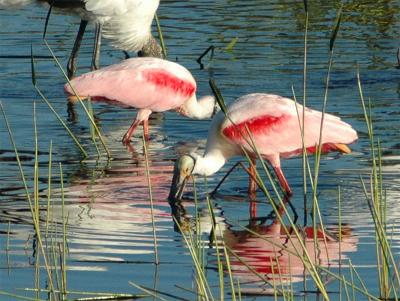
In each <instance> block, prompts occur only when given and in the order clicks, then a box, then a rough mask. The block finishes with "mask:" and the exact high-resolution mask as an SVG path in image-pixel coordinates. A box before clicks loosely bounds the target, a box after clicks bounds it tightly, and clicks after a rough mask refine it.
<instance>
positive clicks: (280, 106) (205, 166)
mask: <svg viewBox="0 0 400 301" xmlns="http://www.w3.org/2000/svg"><path fill="white" fill-rule="evenodd" d="M296 107H297V109H296ZM303 109H304V146H305V148H306V150H307V152H308V153H315V152H316V150H317V145H318V143H319V142H320V125H321V118H322V113H321V112H319V111H315V110H311V109H309V108H304V107H303V106H302V105H300V104H297V103H296V102H294V101H293V100H291V99H288V98H284V97H281V96H278V95H271V94H260V93H257V94H249V95H245V96H242V97H240V98H238V99H237V100H236V101H235V102H234V103H233V104H232V105H231V106H230V107H229V108H228V110H227V115H225V114H224V113H223V112H220V113H218V114H217V115H216V116H215V117H214V119H213V122H212V124H211V128H210V130H209V133H208V139H207V145H206V150H205V153H204V155H202V156H201V155H198V154H191V155H184V156H182V157H180V158H179V159H178V160H177V161H176V163H175V168H174V175H173V179H172V184H171V190H170V194H169V199H170V200H172V201H173V200H179V199H181V198H182V194H183V190H184V186H185V183H186V180H187V179H188V178H189V177H190V176H192V175H201V176H210V175H212V174H214V173H216V172H217V171H218V170H219V169H220V168H221V167H222V166H224V164H225V163H226V162H227V160H228V159H229V158H231V157H233V156H237V155H243V149H244V150H246V152H248V153H249V154H250V156H251V157H253V158H254V159H255V158H257V157H258V156H257V154H256V153H255V151H254V148H253V145H252V142H250V141H251V140H252V141H253V142H254V146H255V147H256V149H257V150H258V152H259V153H260V154H261V156H262V157H263V158H264V159H265V160H267V161H268V162H269V163H270V164H271V166H272V167H273V169H274V171H275V173H276V176H277V178H278V180H279V183H280V185H281V186H282V188H283V190H284V191H285V193H286V195H288V196H290V195H291V194H292V190H291V188H290V186H289V184H288V182H287V180H286V178H285V176H284V174H283V172H282V169H281V158H290V157H294V156H299V155H301V154H302V153H303V143H302V137H301V128H300V125H301V121H299V116H300V118H302V115H303ZM227 116H228V117H227ZM249 134H250V135H251V137H250V135H249ZM356 139H357V133H356V131H355V130H354V129H353V128H352V127H351V126H350V125H349V124H347V123H345V122H343V121H342V120H341V119H340V118H339V117H336V116H333V115H330V114H327V113H326V114H324V120H323V130H322V137H321V143H322V148H321V149H322V152H323V153H327V152H332V151H337V152H341V153H350V152H351V150H350V149H349V148H348V147H347V144H350V143H352V142H354V141H355V140H356ZM253 187H254V185H253Z"/></svg>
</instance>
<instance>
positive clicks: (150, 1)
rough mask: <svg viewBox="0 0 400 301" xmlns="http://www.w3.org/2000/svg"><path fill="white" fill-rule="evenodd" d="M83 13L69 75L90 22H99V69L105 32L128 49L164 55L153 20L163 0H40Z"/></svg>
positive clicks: (95, 61)
mask: <svg viewBox="0 0 400 301" xmlns="http://www.w3.org/2000/svg"><path fill="white" fill-rule="evenodd" d="M40 1H46V2H48V3H49V4H50V5H52V6H54V7H56V8H58V9H61V10H63V11H65V12H66V13H70V14H75V15H78V16H80V18H81V24H80V26H79V31H78V34H77V36H76V39H75V43H74V46H73V48H72V51H71V55H70V58H69V60H68V65H67V72H68V77H69V78H72V76H73V75H74V74H75V71H76V59H77V55H78V51H79V48H80V46H81V42H82V38H83V35H84V33H85V29H86V26H87V24H88V22H93V23H95V24H96V36H95V46H94V50H93V57H92V68H93V69H98V65H99V63H98V61H99V55H100V44H101V35H102V32H103V33H104V37H106V38H107V39H110V40H111V42H112V45H113V46H114V47H116V48H118V49H121V50H124V51H134V52H139V55H140V56H152V57H162V52H161V48H160V46H159V45H158V43H157V41H156V40H155V39H154V37H153V36H152V34H151V23H152V21H153V18H154V15H155V13H156V10H157V8H158V5H159V2H160V1H159V0H146V1H143V0H113V1H110V0H40Z"/></svg>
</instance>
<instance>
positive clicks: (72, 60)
mask: <svg viewBox="0 0 400 301" xmlns="http://www.w3.org/2000/svg"><path fill="white" fill-rule="evenodd" d="M87 24H88V21H86V20H81V24H80V25H79V30H78V34H77V35H76V39H75V43H74V47H73V48H72V51H71V55H70V57H69V60H68V64H67V74H68V78H69V79H71V78H72V77H73V76H74V74H75V72H76V59H77V58H78V51H79V48H80V47H81V44H82V38H83V35H84V33H85V29H86V26H87Z"/></svg>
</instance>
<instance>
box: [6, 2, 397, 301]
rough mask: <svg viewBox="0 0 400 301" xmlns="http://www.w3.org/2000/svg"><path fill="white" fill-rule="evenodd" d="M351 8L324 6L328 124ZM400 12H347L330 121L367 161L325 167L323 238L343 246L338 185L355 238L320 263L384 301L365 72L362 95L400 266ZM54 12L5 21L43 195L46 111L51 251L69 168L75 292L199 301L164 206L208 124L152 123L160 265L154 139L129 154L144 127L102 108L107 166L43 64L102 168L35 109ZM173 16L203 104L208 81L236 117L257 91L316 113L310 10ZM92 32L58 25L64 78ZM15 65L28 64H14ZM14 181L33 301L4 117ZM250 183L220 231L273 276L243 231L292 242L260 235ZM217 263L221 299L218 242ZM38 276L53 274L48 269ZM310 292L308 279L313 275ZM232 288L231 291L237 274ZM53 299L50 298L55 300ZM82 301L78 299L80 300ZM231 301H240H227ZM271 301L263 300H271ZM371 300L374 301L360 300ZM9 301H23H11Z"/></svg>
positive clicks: (315, 9)
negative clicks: (235, 103) (79, 33)
mask: <svg viewBox="0 0 400 301" xmlns="http://www.w3.org/2000/svg"><path fill="white" fill-rule="evenodd" d="M339 6H340V4H339V2H338V1H329V2H328V1H313V3H311V4H310V8H309V9H310V26H309V37H308V45H309V47H308V78H307V104H308V105H309V106H310V107H313V108H316V109H320V108H321V106H322V101H323V95H324V82H325V77H326V72H327V63H328V51H329V38H330V32H331V29H332V26H333V23H334V19H335V14H336V10H337V8H338V7H339ZM399 11H400V5H399V3H398V2H397V1H390V0H386V1H383V0H382V1H374V2H365V3H360V1H345V2H344V6H343V18H342V24H341V28H340V32H339V35H338V39H337V43H336V46H335V51H334V65H333V68H332V73H331V82H330V90H329V99H328V107H327V111H328V112H330V113H334V114H337V115H339V116H341V117H342V118H343V119H344V120H345V121H346V122H348V123H350V124H351V125H352V126H353V127H354V128H355V129H356V130H357V131H358V132H359V140H358V141H357V143H355V144H354V145H351V148H352V150H353V153H352V154H350V155H346V156H340V157H338V156H336V155H334V154H333V155H328V156H325V157H324V159H323V160H322V163H321V170H320V177H319V203H320V206H321V214H322V216H323V219H324V223H325V224H326V225H327V226H328V229H329V230H330V231H331V232H332V233H337V232H338V215H339V214H338V210H337V207H338V205H337V195H338V186H340V187H341V194H342V214H341V215H342V222H343V227H344V229H345V236H344V238H343V241H342V242H341V247H340V249H341V251H342V253H341V254H340V252H339V243H338V242H337V241H334V240H332V241H330V242H328V249H329V251H328V252H325V253H324V252H321V254H319V256H320V257H319V260H320V262H321V264H322V265H323V266H330V267H331V268H332V271H334V272H336V273H338V268H337V267H338V263H339V261H340V260H341V262H342V266H343V267H344V268H343V271H342V273H344V275H346V277H350V274H349V271H348V268H347V267H348V265H349V264H348V259H350V260H351V262H352V264H353V265H354V266H356V267H357V269H358V272H359V273H360V275H361V277H362V278H363V280H364V281H365V283H366V285H367V287H368V288H369V289H370V291H371V293H373V294H374V295H378V294H379V293H378V286H377V280H376V277H377V271H376V268H374V265H375V264H376V260H375V245H374V244H375V238H374V229H373V222H372V219H371V218H370V212H369V209H368V205H367V201H366V199H365V196H364V193H363V190H362V185H361V182H360V175H361V176H362V177H364V178H365V179H368V178H369V174H370V165H371V162H370V154H369V152H370V151H369V149H370V148H369V140H368V138H367V129H366V126H365V122H364V117H363V111H362V107H361V103H360V97H359V93H358V88H357V81H356V72H357V68H359V71H360V74H361V81H362V85H363V90H364V95H365V97H366V99H367V100H368V99H370V100H371V106H372V115H373V121H374V128H375V135H376V137H379V139H380V143H381V147H382V155H383V158H382V164H383V171H384V175H383V179H384V188H385V190H386V195H387V206H388V222H389V225H390V227H393V229H394V230H393V234H392V237H393V242H392V244H393V250H394V254H395V255H397V253H398V252H397V249H398V247H399V243H398V237H399V235H398V229H399V224H398V217H399V213H400V212H399V210H398V209H397V199H398V198H397V196H398V191H399V188H400V184H399V180H398V175H399V166H400V147H399V145H400V144H399V141H400V134H399V131H398V127H399V125H400V117H399V116H400V107H399V105H398V101H399V94H400V84H399V83H400V69H397V68H396V67H397V65H398V62H397V57H396V51H397V49H398V47H399V46H400V45H399V39H398V37H399V35H400V22H399V20H400V18H399V17H400V13H399ZM46 13H47V8H46V6H40V5H37V4H30V5H27V6H24V7H23V8H20V9H18V10H0V25H1V28H0V55H1V58H0V100H1V101H2V103H3V106H4V110H5V112H6V114H7V117H8V120H9V122H10V125H11V127H12V130H13V134H14V139H15V141H16V144H17V147H18V150H19V152H20V156H21V160H22V165H23V168H24V172H25V174H26V177H27V179H28V186H29V188H30V189H32V188H33V180H32V179H33V172H34V149H35V144H34V130H33V108H34V103H36V115H37V126H38V137H39V150H40V152H39V157H38V160H39V166H40V168H39V190H40V199H41V206H42V208H43V209H42V211H41V218H42V226H43V227H44V228H45V222H44V221H45V220H46V210H45V205H46V204H47V194H48V185H47V178H48V174H47V169H48V165H47V162H48V159H49V156H48V155H49V144H50V141H52V143H53V152H52V154H53V168H52V172H53V180H52V187H51V188H52V189H51V196H52V197H51V202H50V208H51V210H50V215H49V218H50V228H49V233H51V234H50V236H49V237H50V238H52V239H53V241H54V240H58V241H62V221H63V218H62V212H63V209H62V206H61V201H60V195H61V190H60V169H59V163H62V168H63V175H64V187H65V206H64V219H68V222H67V241H68V251H69V253H68V256H67V267H68V269H67V288H68V290H71V291H86V292H115V293H138V292H140V291H139V290H137V289H136V288H134V287H132V286H131V285H129V283H128V281H132V282H134V283H137V284H141V285H144V286H146V287H149V288H154V289H156V290H159V291H162V292H166V293H170V294H173V295H176V296H180V297H184V298H186V299H194V297H193V295H192V294H191V293H190V292H188V291H187V290H184V289H182V288H185V289H189V290H195V281H196V280H195V279H196V278H195V272H194V267H193V262H192V259H191V256H190V254H189V250H188V248H187V246H186V244H185V241H184V239H183V238H182V234H180V233H178V232H177V231H175V230H176V229H174V227H175V226H174V222H173V219H172V217H171V208H170V206H169V204H168V202H167V201H166V197H167V195H168V191H169V186H170V182H171V177H172V174H171V173H172V167H173V162H174V160H175V158H176V157H177V156H178V155H179V154H183V153H187V152H191V151H193V150H194V149H196V148H197V147H198V151H201V150H202V149H203V148H204V144H205V138H206V136H207V130H208V126H209V121H193V120H188V119H185V118H182V117H180V116H178V115H177V114H175V113H166V114H164V115H161V114H158V115H154V116H153V117H152V119H151V121H150V125H151V128H150V130H151V141H150V142H149V144H148V150H149V164H150V173H151V180H152V188H153V189H152V192H153V200H154V218H155V223H156V232H157V239H158V255H159V258H160V264H159V265H155V264H154V239H153V228H152V221H151V209H150V202H149V188H148V183H147V178H146V166H145V157H144V153H143V143H142V139H141V136H140V132H138V133H137V135H136V137H135V138H134V139H133V142H132V145H131V147H130V148H128V147H125V146H123V145H122V144H121V143H120V139H121V137H122V135H123V134H124V132H125V131H126V129H127V127H128V126H129V125H130V123H131V121H132V118H133V117H134V115H135V112H134V110H132V109H125V108H119V107H115V106H111V105H108V104H101V103H96V104H94V110H95V115H96V118H97V120H98V124H99V126H100V128H101V130H102V132H103V133H104V136H105V138H106V141H107V144H108V146H109V148H110V151H111V153H112V155H113V160H112V161H109V162H108V161H107V160H106V157H105V156H104V154H103V156H102V157H101V158H100V159H97V157H96V150H95V148H94V147H93V144H92V141H91V136H90V126H89V123H88V121H87V118H86V117H85V113H84V112H83V110H82V109H81V108H80V107H79V106H76V113H77V119H76V120H71V119H70V118H69V116H68V113H67V105H66V97H65V95H64V92H63V85H64V83H65V80H64V78H63V76H62V74H61V73H60V71H59V69H58V68H57V67H56V66H55V64H54V62H53V60H52V59H49V58H38V59H37V60H36V76H37V83H38V86H39V88H40V89H41V90H42V91H43V93H44V94H45V95H46V97H48V99H49V101H50V102H51V103H52V104H53V106H54V107H55V109H56V110H57V112H58V113H59V114H60V115H61V116H62V118H63V119H64V120H65V121H66V122H67V124H68V126H69V127H70V128H71V129H72V131H73V132H74V134H75V135H76V136H77V137H78V138H79V140H80V142H81V143H82V144H83V146H84V147H85V149H87V150H88V151H89V153H90V155H91V157H90V159H89V160H85V161H81V160H82V156H81V154H80V153H79V150H78V149H77V147H76V146H75V145H74V143H73V142H72V140H71V139H70V137H69V136H68V134H67V133H66V132H65V130H64V129H63V128H62V126H61V125H60V124H59V122H58V121H57V120H56V118H55V117H54V115H53V114H52V113H51V112H50V110H49V108H48V107H47V105H46V104H45V103H44V102H43V101H42V100H41V98H40V97H39V96H38V95H37V94H36V92H35V90H34V88H33V86H32V82H31V65H30V58H29V56H30V47H31V45H32V47H33V52H34V54H35V55H44V56H47V55H49V51H48V50H47V48H46V46H44V44H43V42H42V39H41V38H42V32H43V25H44V20H45V16H46ZM159 17H160V20H161V23H162V28H163V32H164V38H165V41H166V44H167V48H168V56H169V58H170V59H171V60H177V61H178V62H179V63H181V64H183V65H184V66H186V67H187V68H189V69H190V70H191V71H192V73H193V74H194V76H195V78H196V80H197V82H198V87H199V89H198V92H199V94H200V95H203V94H210V93H211V91H210V88H209V86H208V81H209V79H210V78H211V77H212V78H214V79H215V80H216V82H217V84H218V86H219V88H220V89H221V91H222V94H223V95H224V97H225V99H226V101H227V102H228V103H229V102H231V101H232V100H233V99H234V98H236V97H238V96H240V95H243V94H246V93H251V92H268V93H276V94H280V95H284V96H288V97H292V96H293V94H292V86H293V88H294V91H295V94H296V96H297V98H298V99H299V100H302V95H303V53H304V51H303V49H304V20H305V16H304V10H303V3H302V1H279V0H274V1H268V3H266V2H265V1H256V0H250V1H237V0H232V1H222V0H221V1H190V2H187V1H162V3H161V5H160V8H159ZM78 24H79V19H77V18H76V17H73V16H64V15H57V14H53V15H52V17H51V20H50V24H49V29H48V33H47V40H48V42H49V44H50V46H51V48H52V49H53V51H54V52H55V54H56V56H57V57H58V58H59V59H60V61H61V64H62V65H63V66H65V65H66V61H67V59H68V56H69V51H70V49H71V47H72V44H73V41H74V38H75V34H76V32H75V31H76V30H77V25H78ZM90 29H93V27H90ZM85 37H86V39H85V40H84V42H83V45H82V50H81V52H80V55H79V69H78V73H83V72H86V71H88V70H89V68H90V57H91V51H92V44H93V32H92V31H89V32H88V33H87V35H86V36H85ZM233 39H237V43H236V44H235V45H234V47H233V48H232V49H226V47H227V46H228V45H229V43H230V42H231V41H232V40H233ZM210 45H214V46H215V47H216V51H215V56H214V59H213V60H212V62H208V60H207V58H206V63H207V64H206V68H205V69H203V70H201V69H200V68H199V65H198V64H197V63H196V59H197V57H198V56H199V55H200V54H201V53H202V52H203V51H204V50H205V49H206V48H207V47H208V46H210ZM10 55H13V56H20V57H17V58H15V57H14V58H8V57H7V56H10ZM24 56H26V57H24ZM123 58H124V55H123V53H122V52H120V51H118V50H115V49H113V48H112V47H111V46H110V45H109V43H108V41H104V42H103V48H102V55H101V64H102V65H108V64H112V63H115V62H118V61H120V60H121V59H123ZM233 163H234V161H233V162H230V163H229V164H228V165H226V166H225V167H224V168H223V169H222V170H221V171H220V172H219V173H217V174H216V175H214V176H212V177H209V178H208V179H207V183H206V182H205V181H204V180H203V179H197V190H198V192H199V195H200V196H203V195H204V194H205V192H206V191H211V190H212V189H213V187H215V185H216V184H217V183H218V182H219V180H220V179H221V178H222V176H223V174H224V172H226V171H227V170H228V169H229V168H230V167H231V166H232V164H233ZM301 164H302V163H301V160H300V159H293V160H287V161H284V162H283V170H284V172H285V174H286V177H287V179H288V181H289V183H290V185H291V187H292V188H293V190H294V196H293V198H292V200H291V201H292V203H293V206H294V207H295V208H296V210H297V213H298V214H299V216H300V218H299V221H298V225H299V227H301V228H304V227H305V226H310V222H311V221H310V219H308V224H307V225H304V224H303V220H304V218H303V217H304V216H303V209H304V208H303V195H302V190H303V186H302V185H303V184H302V183H303V178H302V167H301V166H302V165H301ZM0 166H1V167H0V170H1V172H0V280H1V281H0V291H8V292H13V293H16V294H18V295H26V296H31V297H32V296H34V294H33V293H32V292H25V291H22V290H19V289H21V288H34V287H35V281H34V279H35V260H36V258H37V256H36V254H35V253H34V249H35V237H34V236H33V234H34V231H33V226H32V217H31V213H30V211H29V206H28V203H27V201H26V197H25V194H24V190H23V186H22V181H21V177H20V174H19V171H18V166H17V164H16V162H15V155H14V152H13V147H12V145H11V143H10V139H9V137H8V132H7V129H6V126H5V122H4V119H3V118H0ZM247 181H248V177H247V175H246V173H245V172H243V171H237V172H235V173H233V174H232V175H231V177H230V178H229V181H228V182H226V183H225V184H224V185H223V186H222V188H221V189H220V190H219V193H218V194H217V196H216V197H215V198H214V199H212V200H211V203H212V205H213V206H214V207H215V214H216V216H217V221H218V223H219V225H220V227H221V229H224V230H223V231H222V233H220V235H221V239H220V240H221V241H224V242H225V244H226V245H227V246H228V247H229V248H230V249H232V250H233V251H234V252H236V253H237V254H239V255H240V256H242V260H245V261H246V262H247V263H248V265H250V266H251V267H252V268H253V269H256V270H257V271H258V272H259V273H260V274H263V275H270V274H271V273H272V270H271V268H270V266H269V265H268V263H269V262H270V259H263V258H261V259H260V258H259V257H257V256H258V255H257V254H264V255H265V256H267V255H266V254H271V253H274V252H276V251H277V250H276V249H274V247H273V246H271V244H268V243H266V242H265V240H262V239H260V238H259V237H258V236H255V235H249V233H248V232H245V231H243V229H242V226H250V228H251V229H252V230H253V231H255V232H257V233H259V235H261V236H267V237H271V236H272V237H274V235H275V236H276V233H279V225H276V224H273V225H272V226H271V223H272V222H273V221H272V220H271V219H266V220H265V221H264V223H263V224H262V222H261V221H258V223H256V224H254V223H253V224H252V223H250V222H249V218H250V215H249V200H248V198H247V195H246V191H247ZM190 191H191V189H189V190H188V197H189V200H187V201H185V202H184V204H183V205H184V207H185V208H186V210H187V214H186V219H184V221H185V222H186V224H185V223H184V224H185V225H186V227H187V228H190V224H194V216H195V204H194V202H193V201H191V200H190V199H192V197H193V195H192V194H191V193H190ZM257 200H258V202H259V204H258V208H257V209H258V212H257V214H258V216H260V217H266V216H268V215H269V213H270V212H271V210H272V208H271V206H270V205H268V204H267V201H266V198H265V197H263V195H262V194H261V193H259V194H258V198H257ZM310 206H311V203H309V205H308V207H310ZM199 207H200V209H199V210H200V213H201V216H202V219H201V220H202V223H201V225H202V227H201V230H202V233H203V234H204V235H203V236H204V237H203V238H204V239H205V240H206V238H207V237H208V234H209V233H210V227H211V224H210V218H209V213H208V210H207V204H206V202H204V201H202V202H200V204H199ZM260 223H261V224H260ZM50 238H49V241H51V239H50ZM7 241H8V242H7ZM7 246H8V248H7ZM312 247H313V243H310V244H309V245H307V249H308V248H310V251H311V250H312V249H313V248H312ZM278 253H279V252H278ZM204 254H205V255H204V263H205V266H206V274H207V277H208V279H209V281H210V285H211V286H212V289H213V290H214V291H215V296H216V298H218V283H219V280H218V271H217V270H216V262H217V258H216V252H215V248H210V247H209V246H208V244H207V243H205V246H204ZM279 254H280V255H279V256H278V257H279V260H280V263H281V264H282V266H285V263H286V266H288V264H287V262H288V255H287V253H285V252H280V253H279ZM264 255H262V256H264ZM276 256H277V255H275V256H273V258H274V259H275V258H276ZM266 258H267V257H266ZM327 258H329V260H328V259H327ZM231 261H232V262H231V264H232V269H233V274H234V276H235V277H236V279H238V280H239V281H240V282H241V283H242V284H241V288H242V291H243V293H249V294H250V293H254V294H260V295H265V294H270V293H271V291H270V289H269V287H268V285H266V284H265V282H263V281H260V279H259V278H257V277H255V276H254V274H253V273H251V272H249V270H248V268H246V267H245V266H244V265H243V264H240V261H237V260H235V258H233V257H232V258H231ZM289 261H291V262H292V265H291V268H292V269H289V270H286V271H285V273H286V274H291V275H292V276H293V279H292V282H293V283H294V287H295V292H296V295H301V294H302V291H303V290H304V286H303V280H304V279H303V276H302V275H303V272H302V270H303V267H302V265H301V264H300V263H299V262H295V259H294V258H291V259H290V260H289ZM40 264H41V265H43V261H42V260H41V261H40ZM275 272H276V271H275ZM46 277H47V276H46V273H45V270H44V269H43V268H42V269H41V271H40V276H39V278H40V286H41V287H42V288H44V287H46ZM306 279H310V277H309V276H306ZM224 280H225V282H226V284H227V285H228V283H229V277H228V275H227V274H225V279H224ZM307 283H308V284H307V287H308V288H309V290H313V289H312V288H313V285H312V281H308V282H307ZM178 286H179V287H178ZM328 288H329V291H332V292H333V293H332V294H331V298H332V299H333V300H335V299H338V298H339V295H338V294H337V293H335V292H338V290H339V284H338V283H337V282H335V281H332V283H331V284H330V285H329V286H328ZM226 292H229V289H226ZM41 297H42V298H43V299H46V298H47V297H46V294H42V295H41ZM73 297H76V296H73V295H71V298H73ZM164 297H165V296H164ZM226 297H227V298H228V299H229V298H231V296H229V294H228V293H226ZM307 297H308V298H310V299H311V298H315V297H316V296H315V294H312V293H310V294H308V295H307ZM165 298H167V299H171V297H165ZM249 298H250V297H249ZM252 298H254V297H251V298H250V299H252ZM265 298H266V297H265V296H262V297H259V299H260V300H262V299H265ZM272 298H273V297H271V299H272ZM362 298H363V297H362V296H361V295H360V296H358V297H357V300H359V299H360V300H361V299H362ZM0 299H1V300H14V299H15V298H14V297H7V296H2V297H1V298H0Z"/></svg>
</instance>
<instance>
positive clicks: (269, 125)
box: [222, 115, 287, 140]
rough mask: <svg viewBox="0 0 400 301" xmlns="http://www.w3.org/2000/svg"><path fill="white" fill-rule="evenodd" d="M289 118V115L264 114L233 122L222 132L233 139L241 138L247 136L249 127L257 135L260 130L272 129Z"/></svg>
mask: <svg viewBox="0 0 400 301" xmlns="http://www.w3.org/2000/svg"><path fill="white" fill-rule="evenodd" d="M286 119H287V116H285V115H281V116H270V115H264V116H260V117H256V118H252V119H249V120H246V121H243V122H241V123H238V124H232V125H230V126H227V127H226V128H224V129H223V131H222V133H223V134H224V135H225V137H227V138H228V139H231V140H241V139H243V136H244V137H247V136H248V135H247V129H246V127H247V128H248V129H249V131H250V132H251V133H252V134H253V135H255V134H257V133H260V132H267V131H271V130H273V129H274V128H276V127H277V126H279V125H280V124H282V123H283V122H284V121H285V120H286Z"/></svg>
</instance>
